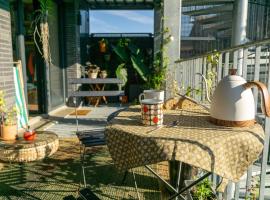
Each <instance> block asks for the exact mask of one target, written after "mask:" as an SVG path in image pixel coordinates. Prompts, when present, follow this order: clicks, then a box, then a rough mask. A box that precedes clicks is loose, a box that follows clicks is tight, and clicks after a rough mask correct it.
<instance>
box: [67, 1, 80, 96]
mask: <svg viewBox="0 0 270 200" xmlns="http://www.w3.org/2000/svg"><path fill="white" fill-rule="evenodd" d="M78 12H79V11H78V5H77V1H76V2H71V3H65V8H64V19H65V20H64V21H65V23H64V37H65V47H66V48H65V50H66V51H65V54H66V55H65V56H66V70H67V80H69V79H71V78H79V77H80V76H81V74H80V35H79V28H80V27H79V26H78V25H77V22H78V19H77V17H78V15H77V14H78ZM74 87H76V86H74V85H69V84H68V85H67V88H68V95H69V94H70V92H72V91H74V90H75V89H76V88H74Z"/></svg>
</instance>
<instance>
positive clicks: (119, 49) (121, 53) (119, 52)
mask: <svg viewBox="0 0 270 200" xmlns="http://www.w3.org/2000/svg"><path fill="white" fill-rule="evenodd" d="M113 51H114V52H115V53H116V54H117V55H118V56H119V57H120V58H121V60H122V61H124V62H128V60H129V55H128V53H127V51H126V49H125V47H121V46H119V45H118V46H113Z"/></svg>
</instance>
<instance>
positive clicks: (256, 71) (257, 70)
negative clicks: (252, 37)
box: [253, 46, 261, 113]
mask: <svg viewBox="0 0 270 200" xmlns="http://www.w3.org/2000/svg"><path fill="white" fill-rule="evenodd" d="M260 59H261V47H260V46H258V47H256V54H255V69H254V81H259V79H260ZM253 95H254V100H255V109H256V110H257V105H258V89H257V88H254V90H253ZM256 113H257V112H256Z"/></svg>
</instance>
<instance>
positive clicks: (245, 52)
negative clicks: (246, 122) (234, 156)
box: [175, 39, 270, 200]
mask: <svg viewBox="0 0 270 200" xmlns="http://www.w3.org/2000/svg"><path fill="white" fill-rule="evenodd" d="M210 54H213V52H210V53H208V54H205V55H202V56H200V57H193V58H189V59H183V60H179V61H176V67H175V77H176V78H175V79H176V81H177V83H178V86H179V88H181V90H182V93H183V92H185V91H184V90H186V89H187V88H188V87H190V88H193V89H200V90H201V91H202V92H201V93H200V94H198V93H196V92H195V91H192V92H191V96H192V97H193V98H195V99H196V100H198V101H200V102H204V101H206V94H205V93H206V91H205V85H204V84H203V83H202V79H201V77H200V76H197V75H195V74H196V73H201V74H203V75H206V73H207V70H209V69H210V67H211V66H210V64H209V63H207V56H208V55H210ZM269 61H270V39H267V40H263V41H259V42H254V43H248V44H245V45H240V46H237V47H234V48H229V49H225V50H223V51H220V56H219V62H218V64H217V67H216V73H217V77H216V83H217V82H218V81H219V80H221V79H222V78H223V77H224V76H226V75H228V72H229V69H230V68H237V70H238V73H239V75H241V76H243V77H244V78H245V79H247V80H248V81H250V80H255V81H261V82H263V83H264V84H266V86H267V87H268V90H269V89H270V70H269V69H270V62H269ZM238 66H242V67H238ZM216 83H215V84H216ZM253 94H254V98H255V105H256V107H257V108H258V109H257V114H256V117H257V119H258V120H259V122H260V123H261V124H262V125H263V126H264V130H265V143H264V149H263V152H262V154H261V156H260V158H259V160H258V161H256V162H255V164H254V165H253V166H251V167H250V168H249V169H248V171H247V173H246V176H245V177H243V178H242V180H241V181H240V182H239V183H236V184H233V183H230V184H229V185H228V187H227V190H226V192H225V196H226V199H233V198H234V199H251V198H250V190H251V188H252V187H254V186H252V182H253V180H255V179H256V178H258V177H259V186H258V188H257V190H259V194H258V196H257V198H256V199H259V200H264V199H270V196H269V195H270V193H268V191H266V175H267V174H268V172H267V163H268V162H269V135H270V119H269V118H265V117H264V116H263V115H262V114H261V109H260V108H259V107H260V101H259V99H260V95H258V90H257V89H254V90H253ZM239 162H240V161H239ZM256 170H257V171H256ZM269 176H270V175H269ZM213 180H216V178H215V177H213Z"/></svg>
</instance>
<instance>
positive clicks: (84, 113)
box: [69, 110, 91, 115]
mask: <svg viewBox="0 0 270 200" xmlns="http://www.w3.org/2000/svg"><path fill="white" fill-rule="evenodd" d="M90 112H91V110H77V115H87V114H88V113H90ZM69 115H76V112H75V111H74V112H72V113H70V114H69Z"/></svg>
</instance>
